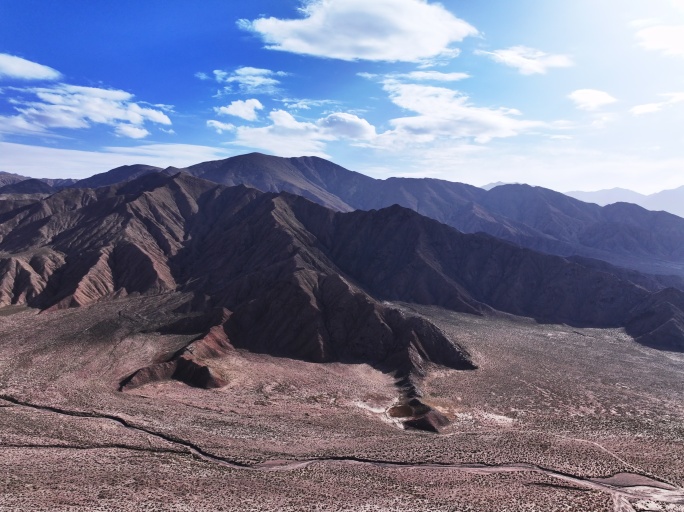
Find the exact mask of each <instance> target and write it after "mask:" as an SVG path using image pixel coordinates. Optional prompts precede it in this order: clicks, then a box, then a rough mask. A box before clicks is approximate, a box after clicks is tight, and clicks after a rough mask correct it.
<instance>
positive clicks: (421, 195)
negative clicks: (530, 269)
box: [70, 153, 684, 289]
mask: <svg viewBox="0 0 684 512" xmlns="http://www.w3.org/2000/svg"><path fill="white" fill-rule="evenodd" d="M181 171H182V172H185V173H187V174H190V175H193V176H197V177H200V178H203V179H207V180H209V181H213V182H215V183H219V184H223V185H238V184H243V185H246V186H248V187H252V188H255V189H257V190H261V191H263V192H290V193H293V194H296V195H300V196H302V197H306V198H307V199H310V200H311V201H314V202H316V203H318V204H321V205H323V206H326V207H328V208H331V209H334V210H337V211H341V212H347V211H354V210H373V209H379V208H384V207H387V206H391V205H393V204H398V205H401V206H404V207H406V208H410V209H412V210H414V211H416V212H418V213H420V214H422V215H425V216H427V217H430V218H432V219H435V220H437V221H439V222H442V223H444V224H447V225H450V226H452V227H455V228H456V229H458V230H459V231H462V232H465V233H476V232H484V233H488V234H490V235H493V236H496V237H497V238H501V239H504V240H508V241H510V242H513V243H515V244H517V245H520V246H522V247H527V248H531V249H535V250H538V251H542V252H545V253H549V254H556V255H559V256H564V257H570V256H579V257H582V258H585V259H593V260H596V261H597V262H599V261H607V262H609V263H611V264H612V265H613V266H615V267H619V268H624V269H629V270H635V271H637V272H639V273H642V274H649V275H656V276H658V277H656V278H649V279H648V280H647V281H649V282H650V283H651V285H649V286H651V287H654V289H659V288H662V287H663V286H675V287H680V288H682V285H683V284H684V281H682V279H683V278H684V219H682V218H681V217H678V216H675V215H672V214H669V213H665V212H653V211H649V210H646V209H644V208H641V207H638V206H634V205H630V204H624V203H619V204H614V205H609V206H605V207H600V206H598V205H595V204H589V203H585V202H583V201H580V200H577V199H574V198H571V197H568V196H566V195H563V194H560V193H558V192H554V191H552V190H548V189H544V188H541V187H531V186H529V185H520V184H509V185H501V186H497V187H494V188H492V189H491V190H483V189H481V188H479V187H474V186H471V185H466V184H463V183H454V182H449V181H443V180H436V179H427V178H422V179H414V178H389V179H386V180H377V179H373V178H371V177H368V176H365V175H363V174H360V173H357V172H353V171H350V170H347V169H345V168H343V167H341V166H338V165H336V164H334V163H332V162H329V161H327V160H324V159H321V158H317V157H300V158H279V157H273V156H267V155H263V154H259V153H251V154H247V155H241V156H237V157H233V158H228V159H225V160H218V161H212V162H204V163H200V164H197V165H194V166H191V167H188V168H185V169H177V168H168V169H165V170H164V169H160V168H155V167H151V166H143V165H132V166H125V167H120V168H117V169H113V170H111V171H108V172H106V173H102V174H98V175H95V176H92V177H90V178H87V179H85V180H81V181H79V182H76V183H74V184H72V185H70V186H71V187H89V188H96V187H99V186H105V185H111V184H114V183H117V182H120V181H122V180H127V179H132V178H135V177H138V176H141V175H144V174H147V173H152V172H165V173H167V174H168V173H170V174H173V173H175V172H181ZM597 264H598V263H597ZM604 270H605V269H604ZM667 276H671V277H667ZM623 277H624V274H623ZM644 283H645V281H643V280H642V282H641V283H640V284H644ZM683 289H684V288H683Z"/></svg>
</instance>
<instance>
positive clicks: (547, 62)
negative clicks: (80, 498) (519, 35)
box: [475, 46, 574, 75]
mask: <svg viewBox="0 0 684 512" xmlns="http://www.w3.org/2000/svg"><path fill="white" fill-rule="evenodd" d="M475 54H476V55H484V56H487V57H490V58H491V59H492V60H494V61H496V62H499V63H501V64H505V65H506V66H510V67H512V68H516V69H517V70H518V71H519V72H520V74H522V75H534V74H545V73H546V72H547V71H548V70H549V68H567V67H570V66H573V65H574V63H573V61H572V59H571V58H570V57H568V56H567V55H551V54H548V53H544V52H543V51H541V50H536V49H534V48H528V47H527V46H512V47H511V48H506V49H502V50H494V51H493V52H487V51H484V50H476V51H475Z"/></svg>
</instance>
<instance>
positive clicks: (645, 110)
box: [629, 92, 684, 116]
mask: <svg viewBox="0 0 684 512" xmlns="http://www.w3.org/2000/svg"><path fill="white" fill-rule="evenodd" d="M662 96H663V97H664V98H666V99H665V101H660V102H656V103H644V104H642V105H636V106H634V107H632V108H631V109H629V112H630V113H631V114H634V115H635V116H640V115H643V114H653V113H655V112H660V111H661V110H663V109H665V108H668V107H671V106H673V105H676V104H677V103H682V102H684V93H682V92H677V93H668V94H663V95H662Z"/></svg>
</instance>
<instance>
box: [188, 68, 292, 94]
mask: <svg viewBox="0 0 684 512" xmlns="http://www.w3.org/2000/svg"><path fill="white" fill-rule="evenodd" d="M201 75H202V77H203V76H208V75H206V74H204V73H202V74H201ZM287 75H288V73H286V72H284V71H272V70H270V69H263V68H253V67H249V66H247V67H241V68H237V69H235V70H234V71H223V70H221V69H216V70H214V72H213V76H214V79H215V80H216V81H217V82H219V83H221V84H228V85H227V86H226V87H225V89H224V91H225V92H229V93H230V92H239V93H242V94H265V95H271V94H275V93H276V92H278V85H280V80H279V79H278V78H282V77H284V76H287ZM195 76H198V74H196V75H195ZM202 77H200V78H201V79H203V80H204V79H205V78H202Z"/></svg>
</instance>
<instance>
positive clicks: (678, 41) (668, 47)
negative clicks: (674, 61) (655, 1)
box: [636, 24, 684, 57]
mask: <svg viewBox="0 0 684 512" xmlns="http://www.w3.org/2000/svg"><path fill="white" fill-rule="evenodd" d="M636 37H637V39H638V40H639V45H640V46H641V47H643V48H646V49H647V50H654V51H659V52H661V53H663V54H665V55H673V56H676V57H684V25H662V24H661V25H654V26H650V27H645V28H642V29H640V30H638V31H637V33H636Z"/></svg>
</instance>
